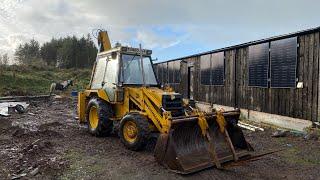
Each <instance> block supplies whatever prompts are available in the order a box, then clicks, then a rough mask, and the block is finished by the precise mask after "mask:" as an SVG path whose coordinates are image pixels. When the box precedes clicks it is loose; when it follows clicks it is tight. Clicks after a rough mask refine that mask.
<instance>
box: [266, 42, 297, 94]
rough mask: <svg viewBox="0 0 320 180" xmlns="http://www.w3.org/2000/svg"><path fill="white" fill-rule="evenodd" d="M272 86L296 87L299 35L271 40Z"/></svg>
mask: <svg viewBox="0 0 320 180" xmlns="http://www.w3.org/2000/svg"><path fill="white" fill-rule="evenodd" d="M270 47H271V52H270V67H271V87H276V88H289V87H291V88H294V87H296V64H297V37H293V38H288V39H282V40H277V41H272V42H271V45H270Z"/></svg>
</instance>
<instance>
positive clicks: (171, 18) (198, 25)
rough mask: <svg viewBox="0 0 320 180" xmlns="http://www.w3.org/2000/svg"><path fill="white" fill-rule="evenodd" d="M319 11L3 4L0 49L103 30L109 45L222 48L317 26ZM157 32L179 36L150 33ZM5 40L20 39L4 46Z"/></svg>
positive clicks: (274, 0)
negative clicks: (165, 29)
mask: <svg viewBox="0 0 320 180" xmlns="http://www.w3.org/2000/svg"><path fill="white" fill-rule="evenodd" d="M319 5H320V1H317V0H304V1H298V0H281V1H280V0H269V1H263V0H242V1H234V0H202V1H194V0H175V1H171V0H161V1H150V0H135V1H123V0H108V1H106V0H90V1H85V0H82V1H80V0H24V1H22V0H3V1H2V2H0V31H1V35H0V39H1V37H2V41H3V39H5V41H6V42H7V43H4V44H2V43H1V44H0V49H2V51H3V50H7V49H12V48H11V47H14V46H16V45H17V44H18V43H19V42H22V41H26V40H29V39H31V38H35V39H37V40H39V41H40V42H44V41H46V40H49V39H50V38H51V37H52V36H54V37H60V36H66V35H70V34H76V35H78V36H81V35H84V34H87V33H90V32H91V30H92V29H94V28H106V29H108V30H109V31H110V37H111V39H113V40H116V41H119V42H122V43H124V44H129V43H130V42H131V41H141V42H143V43H144V44H145V45H146V46H149V47H153V48H168V47H171V46H174V45H176V44H178V43H181V42H182V41H191V42H198V43H203V44H206V45H208V46H215V44H218V45H217V46H224V45H229V44H232V43H235V42H239V43H240V42H243V41H248V40H254V39H256V38H261V37H268V36H271V35H277V34H281V33H287V32H291V31H296V30H300V29H304V28H308V27H313V26H318V25H319V24H318V22H319V21H318V19H319V15H320V13H319V10H318V7H319ZM161 27H168V28H170V29H172V30H175V31H177V32H180V34H182V35H181V36H179V37H171V36H166V35H163V34H159V33H157V32H156V31H154V28H161ZM128 29H133V31H128ZM10 35H19V36H23V37H24V38H21V39H20V40H18V39H13V40H9V39H8V37H9V36H10ZM4 37H5V38H4ZM8 43H9V44H10V45H8ZM8 46H9V47H10V48H7V47H8ZM12 52H13V51H11V53H12Z"/></svg>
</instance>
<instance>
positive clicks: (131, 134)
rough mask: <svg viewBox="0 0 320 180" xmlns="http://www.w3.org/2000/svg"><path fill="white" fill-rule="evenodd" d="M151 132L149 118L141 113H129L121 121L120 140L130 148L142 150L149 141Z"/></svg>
mask: <svg viewBox="0 0 320 180" xmlns="http://www.w3.org/2000/svg"><path fill="white" fill-rule="evenodd" d="M150 132H151V131H150V128H149V122H148V119H147V118H146V117H145V116H143V115H141V114H139V113H131V114H128V115H126V116H125V117H124V118H123V119H122V120H121V122H120V129H119V136H120V140H121V142H122V143H123V144H124V145H125V146H126V147H127V148H128V149H130V150H133V151H139V150H142V149H143V148H144V147H145V146H146V145H147V143H148V140H149V137H150Z"/></svg>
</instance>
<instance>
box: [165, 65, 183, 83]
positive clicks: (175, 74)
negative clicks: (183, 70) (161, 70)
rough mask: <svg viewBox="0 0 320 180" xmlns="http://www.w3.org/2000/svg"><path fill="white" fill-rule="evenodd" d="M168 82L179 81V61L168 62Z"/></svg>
mask: <svg viewBox="0 0 320 180" xmlns="http://www.w3.org/2000/svg"><path fill="white" fill-rule="evenodd" d="M168 72H169V83H180V79H181V77H180V61H171V62H168Z"/></svg>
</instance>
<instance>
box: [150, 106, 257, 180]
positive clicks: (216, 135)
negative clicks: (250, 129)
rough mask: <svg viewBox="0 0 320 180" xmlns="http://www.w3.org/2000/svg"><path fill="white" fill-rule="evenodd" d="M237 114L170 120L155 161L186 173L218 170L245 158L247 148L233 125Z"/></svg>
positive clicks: (198, 115) (157, 146)
mask: <svg viewBox="0 0 320 180" xmlns="http://www.w3.org/2000/svg"><path fill="white" fill-rule="evenodd" d="M239 115H240V113H239V111H229V112H226V113H222V112H217V113H213V114H207V115H205V114H203V113H200V112H197V114H196V115H194V116H189V117H177V118H172V122H171V127H170V130H169V133H168V134H161V135H160V137H159V139H158V142H157V145H156V148H155V158H156V160H157V161H158V162H159V163H160V164H162V165H164V166H165V167H167V168H169V169H170V170H172V171H175V172H178V173H182V174H188V173H193V172H196V171H199V170H202V169H205V168H209V167H212V166H216V167H217V168H221V167H222V165H221V164H222V163H225V162H227V161H231V160H234V161H237V160H238V158H239V157H242V156H244V155H248V150H252V148H251V146H250V145H249V144H248V143H247V142H246V141H245V139H244V136H243V133H242V131H241V129H239V128H238V127H237V125H236V123H237V121H238V118H239Z"/></svg>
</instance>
